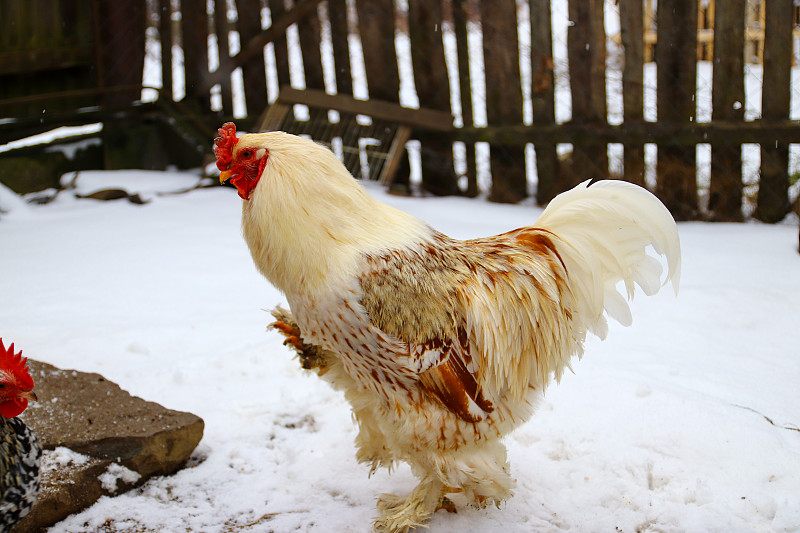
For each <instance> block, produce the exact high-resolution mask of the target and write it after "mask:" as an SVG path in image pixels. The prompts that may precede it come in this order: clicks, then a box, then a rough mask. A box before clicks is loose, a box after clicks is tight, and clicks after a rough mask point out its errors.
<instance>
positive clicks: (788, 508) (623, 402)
mask: <svg viewBox="0 0 800 533" xmlns="http://www.w3.org/2000/svg"><path fill="white" fill-rule="evenodd" d="M196 181H197V177H196V176H193V175H192V174H189V173H150V172H141V171H135V172H119V173H112V172H109V173H83V174H82V175H81V177H79V179H78V186H79V189H80V190H81V192H84V193H85V192H90V189H92V188H93V187H97V186H99V185H100V184H103V185H104V186H109V187H110V186H123V187H125V188H126V189H127V190H128V191H129V192H131V193H136V192H139V193H140V194H141V196H142V197H143V198H145V199H148V198H149V199H151V202H150V203H148V204H146V205H143V206H137V205H133V204H131V203H128V202H126V201H124V200H121V201H116V202H98V201H94V200H77V199H75V198H74V197H73V196H72V192H71V191H65V192H62V193H61V194H60V195H59V196H58V198H57V199H56V201H55V202H53V203H51V204H50V205H47V206H39V207H30V206H27V205H25V204H23V203H21V202H19V201H16V202H15V201H14V198H12V197H11V196H10V193H9V192H8V191H7V190H5V191H3V190H0V207H2V208H4V209H5V210H10V212H8V213H7V214H5V215H3V214H0V250H2V253H0V273H1V274H2V275H0V302H2V303H1V304H0V336H2V337H3V339H4V340H7V341H12V342H15V343H16V346H17V347H19V348H21V349H22V350H23V351H24V354H25V355H26V356H29V357H32V358H36V359H40V360H43V361H46V362H49V363H52V364H55V365H58V366H60V367H63V368H76V369H80V370H84V371H91V372H100V373H102V374H104V375H105V376H107V377H108V378H109V379H111V380H113V381H115V382H117V383H119V384H120V385H121V386H122V387H123V388H125V389H127V390H129V391H130V392H132V393H133V394H135V395H138V396H141V397H143V398H145V399H147V400H153V401H156V402H159V403H161V404H163V405H165V406H167V407H169V408H173V409H180V410H186V411H191V412H194V413H196V414H198V415H199V416H201V417H202V418H203V419H204V420H205V423H206V430H205V436H204V438H203V440H202V442H201V443H200V446H199V447H198V449H197V451H196V452H195V454H194V459H193V461H192V466H191V467H189V468H186V469H185V470H182V471H180V472H178V473H177V474H175V475H174V476H170V477H166V478H158V479H153V480H151V481H149V482H148V483H146V484H145V485H144V486H142V487H141V488H139V489H137V490H134V491H132V492H130V493H127V494H124V495H119V496H116V497H113V498H112V497H104V498H103V499H101V500H100V501H99V502H98V503H97V504H96V505H94V506H93V507H92V508H90V509H88V510H87V511H85V512H83V513H81V514H79V515H77V516H73V517H71V518H69V519H67V520H65V521H64V522H62V523H60V524H58V525H57V526H55V527H54V528H52V530H51V531H52V532H70V533H76V532H98V531H104V532H107V531H112V532H124V531H159V532H164V531H165V532H185V531H192V532H217V531H251V532H267V531H276V532H286V531H302V532H367V531H369V530H370V521H371V519H372V518H373V517H374V516H376V511H375V506H374V505H375V496H376V494H378V493H380V492H398V493H402V492H406V491H409V490H410V489H411V488H412V487H413V485H414V484H415V481H414V479H413V477H412V475H411V473H410V472H409V470H408V469H407V468H406V467H400V468H399V469H397V470H396V471H395V472H393V473H392V474H391V475H389V474H388V473H386V472H379V473H376V474H375V475H374V476H372V478H370V479H368V477H367V473H368V470H367V468H366V467H364V466H361V465H358V464H357V463H356V462H355V459H354V448H353V443H352V441H353V438H354V436H355V430H354V427H353V424H352V422H351V419H350V414H349V410H348V407H347V405H346V404H345V402H344V400H343V399H342V397H341V396H340V395H339V394H337V393H335V392H333V391H332V390H331V389H329V388H328V386H327V385H326V384H324V383H322V382H321V381H320V380H318V379H317V378H316V377H314V376H311V375H306V374H304V373H303V372H301V370H300V368H299V365H298V363H297V361H296V360H293V359H292V356H291V353H290V352H289V350H288V349H286V348H284V347H283V346H282V345H281V342H280V341H281V338H280V337H279V336H278V335H277V334H276V333H274V332H267V331H266V330H265V326H266V324H267V323H268V322H269V321H270V317H269V315H268V314H267V312H265V309H269V308H271V307H273V306H274V305H276V304H280V303H283V298H282V296H281V295H280V294H279V293H278V292H277V291H276V290H275V289H274V288H273V287H271V286H270V285H269V284H268V283H267V282H266V281H265V280H263V279H262V278H260V277H259V276H258V274H257V273H256V271H255V269H254V267H253V266H252V263H251V260H250V257H249V254H248V251H247V249H246V246H245V244H244V242H243V240H242V238H241V236H240V232H239V210H240V200H239V199H238V198H237V196H236V192H235V191H234V190H232V189H222V188H211V189H199V190H195V191H192V192H189V193H185V194H178V195H164V194H163V193H164V192H168V191H177V190H181V189H185V188H188V187H191V186H192V185H193V184H195V183H196ZM370 191H371V193H372V194H374V195H376V196H378V197H380V198H381V199H382V200H384V201H386V202H388V203H390V204H393V205H395V206H398V207H400V208H401V209H404V210H407V211H410V212H412V213H414V214H416V215H418V216H420V217H422V218H423V219H425V220H427V221H429V222H430V223H431V224H433V225H434V226H436V227H437V228H439V229H441V230H443V231H445V232H447V233H449V234H451V235H453V236H456V237H472V236H478V235H487V234H491V233H496V232H500V231H504V230H508V229H511V228H514V227H518V226H521V225H527V224H530V223H532V222H533V221H534V220H535V218H536V216H537V215H538V213H539V211H540V210H539V209H538V208H535V207H532V206H530V205H522V206H508V205H496V204H489V203H487V202H485V201H483V200H479V199H478V200H468V199H462V198H444V199H420V198H399V197H393V196H388V195H386V194H385V193H384V192H383V191H382V190H381V189H379V188H377V187H375V186H370ZM158 193H161V194H158ZM680 232H681V237H682V243H683V250H684V265H683V279H682V283H681V292H680V294H679V296H678V298H675V297H674V296H673V294H672V292H671V291H670V290H666V291H663V292H662V293H661V294H659V295H657V296H656V297H652V298H647V297H644V296H643V295H639V297H638V298H637V299H636V301H635V302H634V304H633V311H634V324H633V326H632V327H631V328H622V327H620V326H618V325H616V324H612V325H611V332H610V335H609V338H608V339H607V340H606V341H604V342H600V341H599V340H597V339H596V338H591V339H589V341H588V342H587V350H586V356H585V357H584V359H583V360H582V361H576V362H575V364H574V368H575V374H568V375H567V376H566V377H565V378H564V379H563V380H562V383H561V384H560V385H557V386H553V387H551V388H550V389H549V390H548V392H547V394H546V397H545V400H544V402H543V404H542V405H541V408H540V409H539V410H538V412H537V414H536V415H535V416H534V417H533V419H532V420H531V421H529V422H528V423H527V424H526V425H524V426H523V427H522V428H520V429H519V430H518V431H516V432H515V433H513V434H512V435H511V436H510V437H508V438H507V440H506V442H507V445H508V448H509V460H510V463H511V468H512V472H513V475H514V476H515V478H516V479H517V484H518V486H517V489H516V491H515V492H516V495H515V497H514V498H512V499H511V500H509V501H508V502H507V503H506V504H505V505H504V506H503V508H502V509H495V508H491V509H486V510H472V509H462V510H460V511H459V513H458V514H447V513H444V512H440V513H437V514H436V515H435V517H434V519H433V521H432V523H431V528H432V531H438V532H451V531H453V532H454V531H486V532H503V533H508V532H517V531H521V532H528V531H530V532H538V531H574V532H586V531H616V530H619V531H625V532H633V531H719V532H744V531H764V532H767V531H799V530H800V429H799V427H798V426H800V392H798V390H800V389H798V383H800V351H799V350H800V349H799V348H798V347H799V346H800V331H799V330H798V318H799V317H800V255H799V254H798V253H797V228H796V226H795V225H794V224H790V223H787V224H783V225H776V226H767V225H761V224H757V223H748V224H739V225H734V224H714V225H712V224H703V223H686V224H681V225H680ZM53 400H54V399H51V398H42V399H41V401H44V402H47V401H53ZM457 501H458V500H457Z"/></svg>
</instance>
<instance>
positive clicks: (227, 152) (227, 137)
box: [214, 122, 239, 170]
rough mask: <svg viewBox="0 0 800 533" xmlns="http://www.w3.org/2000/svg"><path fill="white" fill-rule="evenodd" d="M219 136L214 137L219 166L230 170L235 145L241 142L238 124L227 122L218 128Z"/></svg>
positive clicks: (221, 168) (215, 153)
mask: <svg viewBox="0 0 800 533" xmlns="http://www.w3.org/2000/svg"><path fill="white" fill-rule="evenodd" d="M217 133H218V134H219V137H217V138H216V139H214V155H215V156H217V168H218V169H220V170H228V167H229V165H230V164H231V161H233V147H234V146H236V143H237V142H239V139H237V138H236V124H234V123H233V122H226V123H225V124H223V125H222V127H221V128H220V129H219V130H217Z"/></svg>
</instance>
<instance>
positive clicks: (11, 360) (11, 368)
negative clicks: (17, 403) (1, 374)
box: [0, 338, 33, 389]
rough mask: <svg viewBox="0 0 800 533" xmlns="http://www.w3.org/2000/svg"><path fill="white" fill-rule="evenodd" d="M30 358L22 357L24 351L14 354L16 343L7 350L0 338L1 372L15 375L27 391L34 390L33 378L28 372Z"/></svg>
mask: <svg viewBox="0 0 800 533" xmlns="http://www.w3.org/2000/svg"><path fill="white" fill-rule="evenodd" d="M27 363H28V358H27V357H22V350H20V351H19V353H16V354H15V353H14V343H13V342H12V343H11V345H10V346H9V347H8V348H6V347H5V346H3V339H2V338H0V370H4V371H5V372H8V373H10V374H13V376H14V377H15V378H17V380H18V381H19V382H21V383H22V385H23V386H24V387H25V388H27V389H32V388H33V378H32V377H31V375H30V372H29V371H28V365H27Z"/></svg>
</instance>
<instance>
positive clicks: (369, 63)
mask: <svg viewBox="0 0 800 533" xmlns="http://www.w3.org/2000/svg"><path fill="white" fill-rule="evenodd" d="M356 12H357V14H358V31H359V34H360V35H361V49H362V53H363V57H364V71H365V73H366V76H367V90H368V92H369V97H370V98H377V99H379V100H386V101H387V102H399V101H400V70H399V67H398V65H397V49H396V47H395V43H394V33H395V9H394V0H356ZM387 36H391V38H387ZM410 173H411V169H410V163H409V160H408V157H403V158H402V159H401V162H400V168H399V170H398V172H397V177H396V178H395V179H394V181H393V183H392V185H393V187H394V188H395V189H397V190H407V189H408V186H409V178H410Z"/></svg>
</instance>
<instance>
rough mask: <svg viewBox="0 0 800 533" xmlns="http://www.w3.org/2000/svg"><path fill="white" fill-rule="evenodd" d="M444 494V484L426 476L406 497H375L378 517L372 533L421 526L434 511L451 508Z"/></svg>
mask: <svg viewBox="0 0 800 533" xmlns="http://www.w3.org/2000/svg"><path fill="white" fill-rule="evenodd" d="M444 495H445V486H444V484H442V482H441V481H439V480H438V479H435V478H432V477H429V476H426V477H424V478H423V479H422V481H420V483H419V484H418V485H417V486H416V488H415V489H414V490H413V491H411V494H408V495H407V496H396V495H394V494H382V495H381V496H380V497H379V498H378V511H379V512H380V513H381V516H380V517H379V518H378V519H377V520H375V524H374V525H375V530H376V531H380V532H381V533H406V532H408V531H409V530H411V529H413V528H416V527H420V526H423V527H424V526H425V524H426V523H427V522H428V520H430V518H431V516H433V513H435V512H436V511H437V510H438V509H440V508H449V507H450V506H451V505H452V502H450V500H448V499H447V498H445V496H444Z"/></svg>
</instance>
